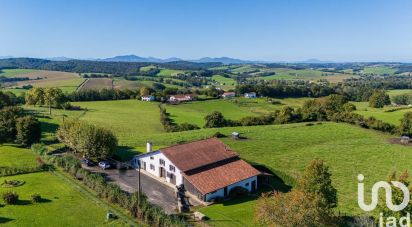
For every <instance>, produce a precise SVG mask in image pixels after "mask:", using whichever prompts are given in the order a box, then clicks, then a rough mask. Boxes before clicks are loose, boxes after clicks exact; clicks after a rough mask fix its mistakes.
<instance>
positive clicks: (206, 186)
mask: <svg viewBox="0 0 412 227" xmlns="http://www.w3.org/2000/svg"><path fill="white" fill-rule="evenodd" d="M259 174H260V172H259V171H258V170H256V169H255V168H253V167H252V166H251V165H249V164H248V163H246V162H245V161H243V160H241V159H238V160H236V161H232V162H229V163H226V164H223V165H220V166H216V167H214V168H209V169H207V170H205V171H201V172H198V173H195V174H192V175H186V174H183V175H184V177H185V178H186V179H187V180H188V181H189V182H190V183H191V184H192V185H193V186H194V187H196V188H197V189H198V190H199V191H200V192H201V193H203V194H207V193H210V192H213V191H216V190H218V189H221V188H224V187H226V186H229V185H231V184H234V183H237V182H239V181H242V180H245V179H248V178H250V177H253V176H257V175H259Z"/></svg>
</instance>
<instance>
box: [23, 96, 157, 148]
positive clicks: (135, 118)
mask: <svg viewBox="0 0 412 227" xmlns="http://www.w3.org/2000/svg"><path fill="white" fill-rule="evenodd" d="M72 104H73V105H75V106H80V107H82V108H83V109H87V110H81V111H64V110H53V112H52V118H51V119H49V118H48V117H47V116H48V115H47V108H44V107H27V109H29V110H32V111H36V112H37V113H39V114H40V115H43V116H45V117H43V118H40V120H41V122H42V123H43V125H42V126H43V129H44V131H45V133H44V134H45V135H44V137H46V138H47V137H48V136H49V137H50V136H51V133H52V132H54V131H55V130H56V129H57V127H58V124H60V123H61V122H62V120H63V116H65V117H66V118H77V119H80V120H85V121H88V122H90V123H92V124H96V125H99V126H103V127H105V128H108V129H110V130H111V131H113V132H114V133H115V134H116V136H117V138H118V139H119V143H120V145H124V143H125V141H133V140H134V139H135V138H138V137H140V136H141V135H142V134H152V133H162V132H164V131H163V126H162V125H161V124H160V122H159V117H160V113H159V108H158V106H157V105H158V104H157V103H149V102H142V101H138V100H118V101H98V102H73V103H72ZM47 135H48V136H47Z"/></svg>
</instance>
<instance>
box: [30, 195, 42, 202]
mask: <svg viewBox="0 0 412 227" xmlns="http://www.w3.org/2000/svg"><path fill="white" fill-rule="evenodd" d="M30 197H31V201H32V202H33V203H40V202H41V196H40V195H39V194H37V193H34V194H32V195H31V196H30Z"/></svg>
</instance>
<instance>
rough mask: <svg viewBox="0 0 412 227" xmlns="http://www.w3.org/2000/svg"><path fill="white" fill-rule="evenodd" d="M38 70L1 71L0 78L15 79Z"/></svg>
mask: <svg viewBox="0 0 412 227" xmlns="http://www.w3.org/2000/svg"><path fill="white" fill-rule="evenodd" d="M35 71H38V70H35V69H2V70H1V71H0V76H5V77H15V76H18V75H21V74H27V73H32V72H35Z"/></svg>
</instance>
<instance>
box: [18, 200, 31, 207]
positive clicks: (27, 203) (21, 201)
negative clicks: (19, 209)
mask: <svg viewBox="0 0 412 227" xmlns="http://www.w3.org/2000/svg"><path fill="white" fill-rule="evenodd" d="M29 204H31V201H30V200H19V201H17V203H16V204H15V205H20V206H22V205H29Z"/></svg>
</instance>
